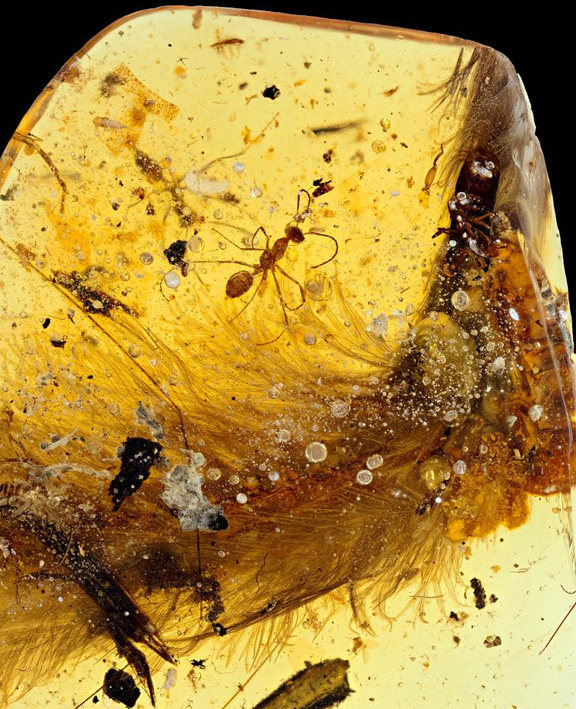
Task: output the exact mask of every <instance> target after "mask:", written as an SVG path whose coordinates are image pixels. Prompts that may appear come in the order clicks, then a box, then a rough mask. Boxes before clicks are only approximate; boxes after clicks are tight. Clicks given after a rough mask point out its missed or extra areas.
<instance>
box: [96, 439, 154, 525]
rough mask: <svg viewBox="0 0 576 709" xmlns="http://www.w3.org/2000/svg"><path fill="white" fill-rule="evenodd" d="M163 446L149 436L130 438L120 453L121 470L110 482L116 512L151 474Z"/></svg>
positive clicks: (109, 492) (109, 490) (110, 492)
mask: <svg viewBox="0 0 576 709" xmlns="http://www.w3.org/2000/svg"><path fill="white" fill-rule="evenodd" d="M161 452H162V446H161V445H160V444H159V443H156V441H150V440H148V439H147V438H128V439H126V442H125V443H124V449H123V450H122V453H121V455H120V461H121V463H120V472H119V473H118V475H116V477H115V478H114V480H112V482H111V483H110V487H109V488H108V494H109V495H111V496H112V502H113V503H114V512H117V511H118V510H119V509H120V505H121V504H122V503H123V502H124V500H125V499H126V498H127V497H130V495H133V494H134V493H135V492H136V490H138V489H139V488H140V487H141V485H142V483H143V482H144V481H145V480H146V479H147V478H148V476H149V475H150V469H151V468H152V466H153V465H154V464H155V463H156V462H157V461H158V458H159V457H160V453H161Z"/></svg>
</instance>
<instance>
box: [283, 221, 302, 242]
mask: <svg viewBox="0 0 576 709" xmlns="http://www.w3.org/2000/svg"><path fill="white" fill-rule="evenodd" d="M284 233H285V234H286V236H287V238H288V239H290V241H293V242H294V243H295V244H301V243H302V242H303V241H304V234H303V233H302V229H300V227H299V226H294V225H292V224H288V226H287V227H286V229H284Z"/></svg>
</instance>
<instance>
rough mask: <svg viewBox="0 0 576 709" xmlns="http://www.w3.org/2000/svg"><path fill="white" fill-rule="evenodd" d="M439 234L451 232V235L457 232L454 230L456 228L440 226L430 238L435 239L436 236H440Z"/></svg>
mask: <svg viewBox="0 0 576 709" xmlns="http://www.w3.org/2000/svg"><path fill="white" fill-rule="evenodd" d="M440 234H451V235H452V236H456V235H457V234H458V232H457V231H456V229H450V228H448V227H442V228H441V229H438V231H437V232H436V233H434V234H432V238H433V239H435V238H436V237H437V236H440Z"/></svg>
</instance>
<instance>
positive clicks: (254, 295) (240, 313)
mask: <svg viewBox="0 0 576 709" xmlns="http://www.w3.org/2000/svg"><path fill="white" fill-rule="evenodd" d="M265 280H266V271H264V273H263V274H262V278H261V279H260V283H259V284H258V285H257V286H256V288H255V290H254V293H252V295H251V296H250V298H249V299H248V302H247V303H244V305H243V306H242V307H241V308H240V310H239V311H238V312H237V313H236V315H235V316H234V317H233V318H232V320H230V322H234V320H236V318H237V317H239V316H240V315H242V313H243V312H244V311H245V310H246V308H247V307H248V306H249V305H250V303H251V302H252V301H253V300H254V298H255V297H256V294H257V293H258V291H259V290H260V288H261V287H262V284H263V283H264V281H265Z"/></svg>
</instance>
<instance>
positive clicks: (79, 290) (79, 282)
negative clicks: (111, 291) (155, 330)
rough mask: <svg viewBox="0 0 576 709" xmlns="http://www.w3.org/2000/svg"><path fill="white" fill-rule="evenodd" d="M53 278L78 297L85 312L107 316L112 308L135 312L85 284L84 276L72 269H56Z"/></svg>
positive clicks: (132, 313)
mask: <svg viewBox="0 0 576 709" xmlns="http://www.w3.org/2000/svg"><path fill="white" fill-rule="evenodd" d="M53 280H54V282H55V283H58V285H60V286H62V287H63V288H65V289H66V290H67V291H70V293H72V295H73V296H75V297H76V298H78V300H79V301H80V302H81V303H82V307H83V309H84V311H85V312H87V313H93V314H98V315H106V316H107V317H109V316H110V315H111V313H112V311H113V310H115V309H118V310H123V311H124V312H125V313H130V314H131V315H134V314H135V313H134V312H133V311H132V310H131V309H130V308H129V307H128V306H126V305H124V303H121V302H120V301H119V300H117V299H116V298H113V297H112V296H111V295H108V294H107V293H104V291H101V290H97V289H96V288H92V287H91V286H88V285H86V280H87V279H86V277H85V276H82V275H80V274H79V273H78V272H77V271H72V273H62V272H61V271H58V272H56V273H55V274H54V279H53Z"/></svg>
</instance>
